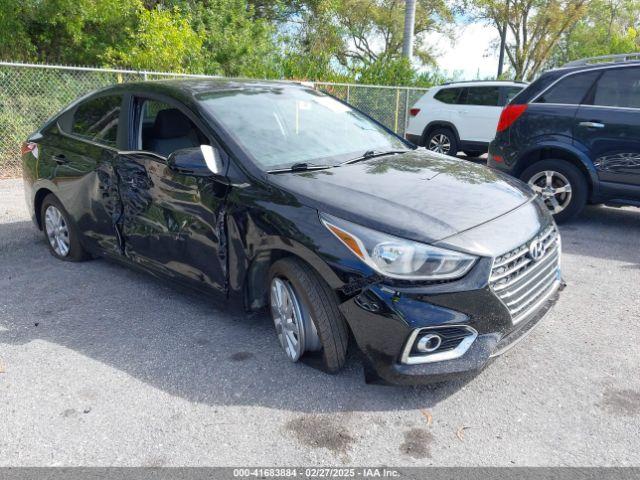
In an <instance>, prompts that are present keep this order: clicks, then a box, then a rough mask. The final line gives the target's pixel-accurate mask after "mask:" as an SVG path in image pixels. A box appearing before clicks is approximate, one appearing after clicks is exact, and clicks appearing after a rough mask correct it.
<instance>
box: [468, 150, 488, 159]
mask: <svg viewBox="0 0 640 480" xmlns="http://www.w3.org/2000/svg"><path fill="white" fill-rule="evenodd" d="M463 151H464V154H465V155H466V156H467V157H469V158H478V157H479V156H480V155H482V154H483V153H485V152H481V151H480V150H463Z"/></svg>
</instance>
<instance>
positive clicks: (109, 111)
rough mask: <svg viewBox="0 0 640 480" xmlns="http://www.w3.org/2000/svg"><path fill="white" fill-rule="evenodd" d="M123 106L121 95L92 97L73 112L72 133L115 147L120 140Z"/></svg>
mask: <svg viewBox="0 0 640 480" xmlns="http://www.w3.org/2000/svg"><path fill="white" fill-rule="evenodd" d="M121 107H122V96H121V95H107V96H104V97H98V98H92V99H91V100H87V101H86V102H84V103H82V104H80V105H79V106H78V107H77V108H76V111H75V113H74V114H73V121H72V123H71V133H73V134H74V135H76V136H78V137H81V138H85V139H87V140H91V141H93V142H97V143H101V144H104V145H107V146H110V147H115V146H116V145H117V140H118V122H119V120H120V109H121Z"/></svg>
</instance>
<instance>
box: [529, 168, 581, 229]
mask: <svg viewBox="0 0 640 480" xmlns="http://www.w3.org/2000/svg"><path fill="white" fill-rule="evenodd" d="M520 178H521V179H522V180H523V181H525V182H527V183H528V184H529V186H530V187H531V188H532V189H533V190H534V191H535V192H536V193H537V194H538V195H539V196H540V198H542V200H543V201H544V203H545V205H546V206H547V208H548V209H549V211H550V212H551V213H552V214H553V217H554V218H555V220H556V222H558V223H562V222H566V221H567V220H570V219H571V218H573V217H575V216H576V215H578V214H579V213H580V212H581V211H582V209H583V208H584V206H585V204H586V203H587V196H588V195H587V194H588V190H589V187H588V185H587V181H586V179H585V177H584V175H583V174H582V172H581V171H580V170H579V169H578V168H577V167H575V166H574V165H573V164H571V163H569V162H567V161H565V160H542V161H540V162H536V163H534V164H533V165H531V166H530V167H529V168H527V169H526V170H525V171H524V172H522V175H521V176H520Z"/></svg>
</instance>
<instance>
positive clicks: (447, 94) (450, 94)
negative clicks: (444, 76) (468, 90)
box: [433, 88, 462, 104]
mask: <svg viewBox="0 0 640 480" xmlns="http://www.w3.org/2000/svg"><path fill="white" fill-rule="evenodd" d="M461 90H462V89H461V88H443V89H442V90H440V91H438V92H437V93H436V94H435V95H434V96H433V98H435V99H436V100H439V101H440V102H443V103H450V104H453V103H458V98H459V97H460V91H461Z"/></svg>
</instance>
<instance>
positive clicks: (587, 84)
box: [536, 71, 600, 105]
mask: <svg viewBox="0 0 640 480" xmlns="http://www.w3.org/2000/svg"><path fill="white" fill-rule="evenodd" d="M598 75H600V72H597V71H594V72H585V73H576V74H573V75H569V76H568V77H565V78H563V79H562V80H560V81H559V82H558V83H556V84H555V85H553V86H552V87H551V88H550V89H549V90H547V91H546V92H544V93H543V94H542V95H541V96H540V97H538V99H537V100H536V103H561V104H565V105H579V104H580V103H582V101H583V100H584V97H585V96H586V95H587V92H588V91H589V89H590V88H591V85H593V82H594V81H595V79H596V78H597V77H598Z"/></svg>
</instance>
